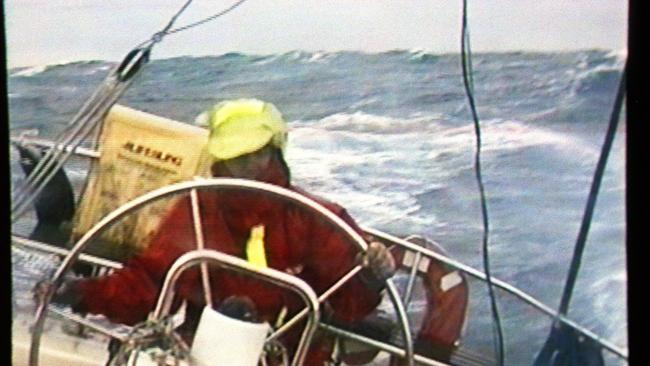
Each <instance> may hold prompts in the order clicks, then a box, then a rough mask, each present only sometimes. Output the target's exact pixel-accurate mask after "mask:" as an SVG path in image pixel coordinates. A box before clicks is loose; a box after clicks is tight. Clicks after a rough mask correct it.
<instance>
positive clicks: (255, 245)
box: [246, 225, 267, 267]
mask: <svg viewBox="0 0 650 366" xmlns="http://www.w3.org/2000/svg"><path fill="white" fill-rule="evenodd" d="M246 258H247V260H248V262H249V263H251V264H253V265H255V266H257V267H267V264H266V253H265V252H264V225H257V226H254V227H253V228H252V229H251V235H250V237H249V238H248V242H247V243H246Z"/></svg>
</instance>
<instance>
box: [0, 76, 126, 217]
mask: <svg viewBox="0 0 650 366" xmlns="http://www.w3.org/2000/svg"><path fill="white" fill-rule="evenodd" d="M102 88H103V89H109V90H108V91H107V90H102V91H101V93H98V95H99V94H101V97H99V98H97V99H99V100H98V101H97V100H93V101H92V103H88V104H87V105H86V107H87V108H83V109H82V110H83V111H84V113H82V114H80V115H81V118H79V120H78V121H73V123H72V124H71V127H72V128H70V129H69V130H68V132H69V133H68V134H66V135H63V136H61V138H59V139H58V140H57V141H56V142H55V145H54V146H53V148H52V149H50V150H48V152H47V153H46V154H45V156H44V157H43V158H42V159H41V161H39V163H38V164H37V166H36V167H35V168H34V171H33V172H32V174H30V175H29V177H27V180H26V182H25V184H23V185H22V186H21V187H20V188H19V189H18V190H17V193H16V195H15V197H14V200H13V202H12V213H15V212H16V211H18V210H19V207H20V206H22V205H25V204H26V203H25V202H29V201H31V198H33V197H35V196H36V195H38V193H39V192H36V191H39V190H40V188H38V187H40V186H44V185H45V184H47V182H48V181H49V178H51V177H52V176H53V175H54V174H55V173H56V171H57V170H58V167H60V166H61V165H62V164H61V162H62V161H63V162H64V160H65V159H64V160H58V159H59V158H60V157H61V156H62V155H66V154H65V148H66V147H67V146H70V145H79V144H80V143H81V141H78V142H75V139H79V138H81V139H83V138H84V137H85V136H86V135H87V134H88V131H86V130H87V125H88V122H89V120H91V119H92V116H93V114H94V113H96V111H97V109H98V108H99V107H100V106H101V105H102V104H103V103H104V102H105V100H106V99H108V98H109V97H110V96H111V93H112V91H113V90H115V89H116V86H115V85H111V86H110V88H109V87H105V86H102ZM93 127H94V126H92V125H91V126H90V128H91V129H92V128H93ZM80 135H81V137H79V136H80ZM75 147H76V146H75ZM66 157H67V156H66ZM35 187H36V189H35ZM12 216H13V215H12ZM18 216H19V215H18Z"/></svg>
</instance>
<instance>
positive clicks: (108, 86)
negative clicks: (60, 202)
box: [12, 0, 193, 219]
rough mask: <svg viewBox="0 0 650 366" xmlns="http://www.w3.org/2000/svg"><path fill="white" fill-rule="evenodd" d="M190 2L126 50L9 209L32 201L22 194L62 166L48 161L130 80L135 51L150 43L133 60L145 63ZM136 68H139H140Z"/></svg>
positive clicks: (189, 0) (85, 134) (190, 0)
mask: <svg viewBox="0 0 650 366" xmlns="http://www.w3.org/2000/svg"><path fill="white" fill-rule="evenodd" d="M192 1H193V0H188V1H186V2H185V4H183V6H182V7H181V8H180V9H179V10H178V11H177V12H176V14H174V15H173V16H172V17H171V19H170V20H169V22H167V25H166V26H165V27H164V28H163V29H162V30H161V31H159V32H156V33H155V34H154V35H153V36H152V37H151V38H150V39H149V40H148V41H147V42H144V43H142V44H140V45H138V46H137V47H135V49H134V50H132V51H131V52H129V54H128V55H127V57H126V58H125V60H123V61H122V64H121V65H119V66H117V67H115V68H114V69H113V70H111V72H110V73H109V75H108V77H107V78H106V80H105V81H104V82H103V83H102V85H101V86H100V87H99V88H98V89H97V90H96V91H95V93H93V95H92V96H91V97H90V98H89V99H88V101H87V102H86V104H85V105H84V106H83V107H82V108H81V109H80V110H79V112H78V113H77V115H76V116H75V117H74V118H73V120H72V122H71V123H70V124H69V125H68V126H67V127H66V128H65V129H64V130H63V131H62V133H61V134H60V135H59V136H58V137H57V140H56V141H57V142H60V141H64V142H63V143H60V144H61V145H63V146H62V147H61V149H58V148H57V149H54V150H56V151H54V150H49V151H48V152H47V154H46V155H45V156H44V157H43V159H41V161H40V162H39V164H37V166H36V167H35V168H34V173H35V174H32V175H30V176H29V177H28V179H27V181H26V184H25V185H23V186H22V187H21V188H22V189H21V190H19V191H18V193H17V199H14V202H15V203H14V205H13V206H14V208H13V209H12V211H14V212H20V211H19V207H20V205H23V204H25V202H26V201H27V202H29V201H31V199H29V198H30V196H27V197H26V198H25V197H23V195H27V194H29V191H30V187H31V186H33V185H37V186H39V185H41V183H40V182H38V181H39V180H41V179H43V175H44V174H45V175H46V178H44V179H43V181H44V182H47V181H49V178H51V177H52V176H53V175H54V174H55V173H56V171H57V170H58V169H59V168H60V166H62V165H63V164H62V163H59V164H56V163H55V166H56V168H55V169H52V170H51V171H49V170H50V169H51V166H52V163H51V162H52V161H56V159H58V158H59V156H60V155H61V151H62V150H63V149H65V147H66V146H68V145H69V144H71V143H73V142H72V141H73V140H74V139H75V138H76V137H77V136H78V134H79V133H80V132H81V131H82V129H83V127H84V125H85V124H86V123H88V121H87V120H88V119H90V118H92V116H94V114H95V113H96V111H97V108H98V106H100V105H101V104H103V103H104V100H106V99H107V98H110V97H112V96H113V93H115V92H114V90H115V89H117V88H118V87H119V86H120V82H124V81H126V80H127V79H130V78H131V77H132V76H133V71H134V70H133V67H134V66H133V64H131V61H132V60H133V59H135V56H136V55H137V52H135V51H136V50H138V49H140V48H141V47H142V46H143V45H144V44H147V43H149V44H148V46H147V47H146V49H145V50H144V51H143V52H142V53H140V55H138V56H140V57H141V58H140V59H135V62H136V65H135V66H138V65H137V63H138V62H139V61H142V59H146V60H145V62H146V61H147V60H148V52H149V51H150V50H151V48H152V47H153V45H154V44H156V43H158V42H160V41H161V40H162V38H163V37H164V35H165V34H167V32H168V31H169V29H170V28H171V27H172V26H173V25H174V23H175V22H176V20H177V19H178V17H180V15H181V14H182V13H183V12H184V11H185V10H186V9H187V8H188V7H189V5H190V4H191V3H192ZM137 69H139V67H138V68H137ZM137 69H136V70H135V71H136V72H137ZM116 76H117V77H116ZM127 85H128V84H127ZM124 89H126V88H123V89H122V90H120V91H118V92H117V93H118V98H119V95H121V92H123V91H124ZM99 95H101V97H99ZM118 98H114V99H109V100H110V101H111V102H112V103H110V104H109V105H108V108H110V106H112V104H113V103H114V101H116V100H117V99H118ZM96 99H100V101H99V102H95V100H96ZM91 106H92V108H93V109H92V110H91V113H88V112H87V111H86V110H87V109H89V108H90V107H91ZM93 127H94V126H93ZM90 132H92V130H91V131H88V132H84V133H82V138H85V137H86V136H87V135H88V134H89V133H90ZM57 145H59V143H57ZM77 145H78V143H77ZM66 158H67V156H66ZM65 160H66V159H65V158H64V159H63V162H65ZM45 184H46V183H43V184H42V185H43V186H44V185H45ZM31 188H32V189H33V187H31ZM41 189H42V188H40V189H39V188H37V189H36V190H35V191H40V190H41ZM37 194H38V193H34V194H32V195H31V196H34V197H35V196H36V195H37ZM16 202H17V203H16ZM20 215H22V213H20V214H18V215H16V216H20ZM12 216H14V215H12ZM12 219H13V218H12Z"/></svg>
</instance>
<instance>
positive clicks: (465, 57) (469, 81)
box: [461, 0, 504, 365]
mask: <svg viewBox="0 0 650 366" xmlns="http://www.w3.org/2000/svg"><path fill="white" fill-rule="evenodd" d="M461 33H462V36H461V63H462V68H463V84H464V85H465V92H466V94H467V99H468V102H469V106H470V110H471V112H472V118H473V121H474V133H475V134H476V153H475V156H474V170H475V172H476V180H477V183H478V187H479V192H480V196H481V213H482V216H483V267H484V271H485V278H486V282H487V286H488V293H489V295H490V306H491V310H492V318H493V319H494V326H495V328H496V329H495V333H496V338H495V351H496V352H495V353H496V362H497V364H498V365H503V362H504V346H503V330H502V327H501V319H500V316H499V308H498V306H497V302H496V297H495V294H494V286H493V284H492V274H491V271H490V256H489V251H488V237H489V230H490V223H489V219H488V209H487V201H486V198H485V187H484V186H483V176H482V174H481V126H480V122H479V117H478V112H477V111H476V102H475V100H474V80H473V76H472V74H473V71H472V51H471V48H470V45H469V28H468V24H467V0H463V15H462V30H461Z"/></svg>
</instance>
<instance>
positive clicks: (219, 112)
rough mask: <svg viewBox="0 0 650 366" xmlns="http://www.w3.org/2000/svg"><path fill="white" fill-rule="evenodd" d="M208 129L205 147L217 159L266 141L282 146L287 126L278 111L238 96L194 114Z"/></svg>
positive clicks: (260, 102)
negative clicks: (208, 135)
mask: <svg viewBox="0 0 650 366" xmlns="http://www.w3.org/2000/svg"><path fill="white" fill-rule="evenodd" d="M197 122H198V123H205V124H207V125H208V127H209V129H210V137H209V138H208V151H209V152H210V154H211V155H212V156H213V157H214V158H215V159H217V160H228V159H232V158H236V157H238V156H241V155H245V154H249V153H252V152H255V151H257V150H259V149H261V148H263V147H264V146H266V145H267V144H268V143H269V142H270V143H272V144H273V146H276V147H278V148H280V149H284V147H285V145H286V142H287V126H286V123H285V122H284V120H283V119H282V114H280V111H278V109H277V108H276V107H275V106H274V105H273V104H271V103H266V102H263V101H261V100H257V99H237V100H229V101H224V102H221V103H218V104H216V105H215V106H214V107H212V108H211V109H210V110H208V111H206V112H203V113H202V114H201V115H199V116H198V117H197Z"/></svg>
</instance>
